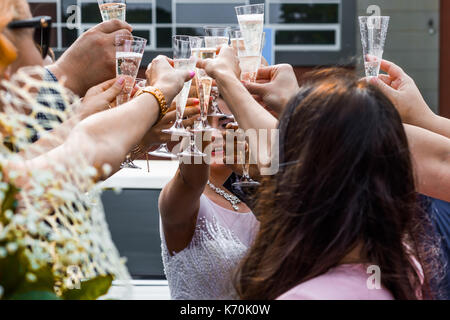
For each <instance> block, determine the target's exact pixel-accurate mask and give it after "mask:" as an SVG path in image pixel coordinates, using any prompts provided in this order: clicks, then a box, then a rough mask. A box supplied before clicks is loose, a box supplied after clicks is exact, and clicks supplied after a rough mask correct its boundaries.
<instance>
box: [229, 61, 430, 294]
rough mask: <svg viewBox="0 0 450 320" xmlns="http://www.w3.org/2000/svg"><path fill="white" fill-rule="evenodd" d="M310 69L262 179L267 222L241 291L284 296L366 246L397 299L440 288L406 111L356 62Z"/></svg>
mask: <svg viewBox="0 0 450 320" xmlns="http://www.w3.org/2000/svg"><path fill="white" fill-rule="evenodd" d="M309 79H310V80H309V82H307V83H305V85H304V86H303V87H302V89H301V91H300V93H299V94H298V95H297V97H295V98H294V99H293V100H292V101H291V103H290V104H289V105H288V106H287V108H286V110H285V113H284V114H283V116H282V117H281V120H280V131H281V132H280V140H281V141H280V142H281V143H280V144H281V146H280V149H281V150H280V154H281V159H280V161H281V162H282V168H281V170H280V172H279V173H278V174H277V175H275V176H271V177H266V178H265V179H264V181H263V183H262V187H261V192H260V196H259V199H258V202H257V205H256V208H255V214H257V215H258V216H259V219H260V222H261V228H260V231H259V234H258V235H257V238H256V240H255V243H254V245H253V247H252V248H251V249H250V250H249V253H248V255H247V256H246V258H245V259H244V260H243V261H242V264H241V266H240V268H239V270H238V273H237V277H236V288H237V291H238V293H239V295H240V297H241V298H242V299H250V300H253V299H274V298H277V297H279V296H280V295H282V294H283V293H286V292H287V291H288V290H290V289H292V288H294V287H295V286H296V285H298V284H300V283H303V282H305V281H308V280H310V279H312V278H315V277H317V276H320V275H322V274H324V273H326V272H327V271H329V270H330V269H331V268H333V267H336V266H338V265H339V264H341V263H342V261H343V259H344V258H345V257H346V256H347V255H348V254H349V253H350V252H352V251H353V250H354V249H355V248H360V249H361V250H360V261H359V260H358V261H357V263H367V264H370V265H377V266H379V267H380V268H381V272H382V277H381V279H382V285H383V286H384V287H385V288H386V289H388V290H389V291H390V292H391V293H392V294H393V296H394V297H395V298H396V299H417V295H416V294H417V293H418V292H420V293H421V295H422V296H423V297H424V298H431V297H432V293H431V290H430V288H429V278H430V276H432V272H433V270H432V269H433V268H432V262H433V261H434V259H432V255H431V253H430V252H431V251H432V250H433V246H432V245H430V243H429V240H427V230H426V226H428V225H429V221H428V218H427V215H426V213H424V212H423V211H422V210H421V209H420V208H419V206H418V202H417V195H416V191H415V184H414V176H413V168H412V163H411V157H410V151H409V147H408V141H407V138H406V134H405V131H404V128H403V125H402V122H401V119H400V116H399V114H398V112H397V111H396V109H395V107H394V106H393V104H392V103H391V102H390V101H389V99H388V98H387V97H385V96H384V95H383V94H382V93H381V92H380V91H379V90H378V89H376V88H375V87H373V86H371V85H369V84H368V83H367V82H366V81H364V80H361V81H360V80H358V79H356V78H355V76H354V75H353V74H351V73H349V72H348V71H346V70H341V69H327V70H322V71H319V72H316V73H313V74H311V75H309ZM286 123H287V125H286ZM283 125H284V126H283ZM283 164H284V167H283ZM430 241H431V240H430ZM414 260H416V261H417V262H418V263H419V264H420V265H421V267H422V269H423V270H422V271H418V270H417V268H416V265H415V263H414V262H413V261H414ZM421 272H423V279H421V276H420V273H421Z"/></svg>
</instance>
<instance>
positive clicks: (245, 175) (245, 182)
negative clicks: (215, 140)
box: [233, 136, 260, 188]
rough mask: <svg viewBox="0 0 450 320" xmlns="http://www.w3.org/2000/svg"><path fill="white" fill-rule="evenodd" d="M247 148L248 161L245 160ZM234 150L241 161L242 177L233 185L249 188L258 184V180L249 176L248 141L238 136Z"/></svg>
mask: <svg viewBox="0 0 450 320" xmlns="http://www.w3.org/2000/svg"><path fill="white" fill-rule="evenodd" d="M247 150H248V161H247ZM236 152H237V155H238V159H239V161H240V162H241V163H242V177H241V179H240V180H239V181H238V182H235V183H233V187H241V188H249V187H258V186H260V183H259V182H257V181H255V180H253V179H252V178H250V160H251V149H250V147H248V143H247V140H246V139H245V137H241V138H239V136H238V141H237V151H236Z"/></svg>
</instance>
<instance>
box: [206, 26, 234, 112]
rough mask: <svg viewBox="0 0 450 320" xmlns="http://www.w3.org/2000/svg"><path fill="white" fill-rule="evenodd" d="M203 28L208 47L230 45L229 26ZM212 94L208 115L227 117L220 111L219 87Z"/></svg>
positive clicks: (212, 90)
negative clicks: (218, 101)
mask: <svg viewBox="0 0 450 320" xmlns="http://www.w3.org/2000/svg"><path fill="white" fill-rule="evenodd" d="M203 29H204V30H205V34H206V36H205V42H206V46H207V47H208V48H217V49H219V48H220V47H221V46H223V45H228V43H229V41H230V36H229V31H230V28H229V27H215V26H205V27H203ZM211 96H212V102H211V112H210V113H209V114H208V117H226V116H227V115H226V114H224V113H223V112H222V111H220V108H219V105H218V103H217V98H218V97H219V89H218V88H217V87H216V86H213V87H212V88H211Z"/></svg>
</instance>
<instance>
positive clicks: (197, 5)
mask: <svg viewBox="0 0 450 320" xmlns="http://www.w3.org/2000/svg"><path fill="white" fill-rule="evenodd" d="M261 2H265V4H266V28H267V33H269V34H268V37H267V38H268V41H267V42H268V43H267V47H268V48H271V56H273V57H274V59H273V60H272V62H276V63H279V62H288V63H291V64H299V63H300V64H301V65H304V66H315V65H319V64H322V65H323V64H336V63H341V64H351V63H352V60H351V58H352V57H353V56H354V54H355V39H354V37H353V32H354V28H355V21H354V16H355V10H356V6H355V2H354V1H353V0H351V1H348V0H345V1H342V0H320V1H302V0H300V1H292V0H286V1H279V0H266V1H262V0H252V1H250V0H213V1H206V0H127V21H128V22H129V23H130V24H132V25H133V28H134V32H133V34H135V35H136V36H140V37H143V38H146V39H147V40H148V48H147V54H146V58H145V59H144V60H145V61H144V62H146V61H149V60H150V59H151V58H153V57H154V56H156V55H158V54H167V55H170V54H171V36H172V35H175V34H187V35H202V34H203V29H202V27H203V26H205V25H226V26H237V25H238V22H237V19H236V13H235V10H234V7H235V6H239V5H245V4H251V3H261ZM29 3H30V5H31V7H32V10H33V13H34V14H35V15H38V14H47V15H51V16H52V17H53V19H54V22H55V24H54V32H53V36H54V42H53V46H54V47H55V49H56V51H57V52H62V51H63V50H64V49H65V48H67V47H69V46H70V45H71V44H72V43H73V42H74V41H75V40H76V38H77V37H78V36H79V35H81V34H82V33H83V32H84V31H86V30H87V29H89V28H91V27H92V26H94V25H95V24H97V23H99V22H101V16H100V12H99V9H98V4H97V0H29ZM75 19H77V20H75Z"/></svg>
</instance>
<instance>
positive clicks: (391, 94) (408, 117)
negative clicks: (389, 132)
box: [371, 60, 433, 125]
mask: <svg viewBox="0 0 450 320" xmlns="http://www.w3.org/2000/svg"><path fill="white" fill-rule="evenodd" d="M381 70H383V71H384V72H386V73H387V75H384V74H380V75H379V77H378V78H372V79H371V82H372V83H373V84H375V85H376V86H378V87H379V88H380V89H381V91H383V93H384V94H385V95H386V96H387V97H388V98H389V99H391V101H392V103H393V104H394V105H395V107H396V108H397V110H398V112H399V113H400V116H401V117H402V120H403V122H404V123H407V124H411V125H417V123H418V121H420V118H421V117H423V116H424V115H427V114H428V115H429V114H431V113H433V112H432V111H431V109H430V108H429V107H428V105H427V103H426V102H425V100H424V99H423V97H422V94H421V93H420V91H419V89H418V88H417V86H416V84H415V83H414V80H413V79H412V78H411V77H410V76H408V75H407V74H406V73H405V72H404V71H403V69H402V68H400V67H399V66H397V65H396V64H394V63H392V62H390V61H387V60H383V61H382V62H381Z"/></svg>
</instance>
